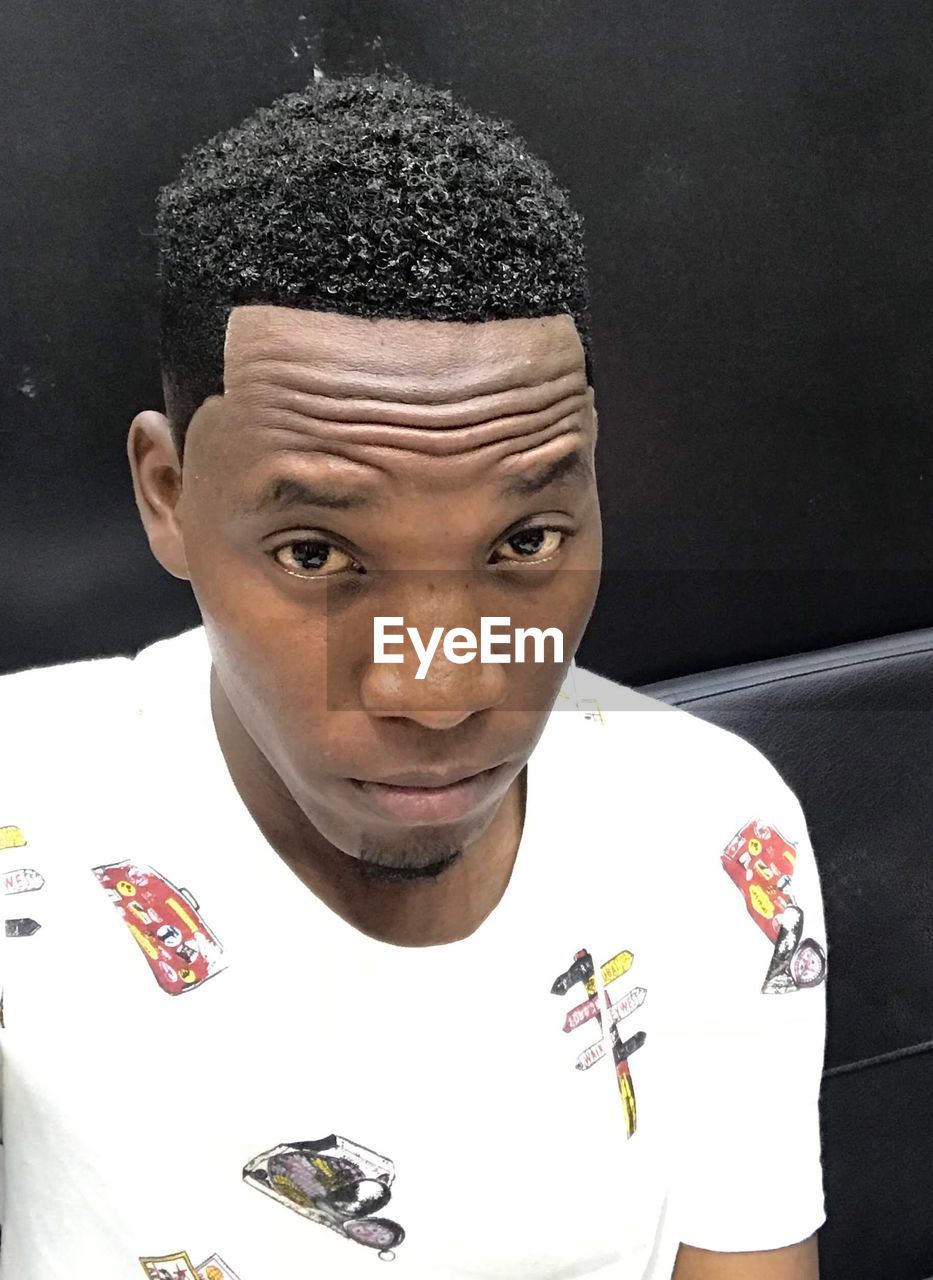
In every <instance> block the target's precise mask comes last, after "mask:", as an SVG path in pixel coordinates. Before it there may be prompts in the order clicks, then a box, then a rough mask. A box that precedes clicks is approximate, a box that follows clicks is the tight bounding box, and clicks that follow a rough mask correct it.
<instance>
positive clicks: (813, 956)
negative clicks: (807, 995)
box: [722, 821, 826, 995]
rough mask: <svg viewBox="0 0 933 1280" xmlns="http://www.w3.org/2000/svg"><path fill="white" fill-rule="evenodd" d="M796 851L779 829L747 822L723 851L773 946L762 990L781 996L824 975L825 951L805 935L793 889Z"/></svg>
mask: <svg viewBox="0 0 933 1280" xmlns="http://www.w3.org/2000/svg"><path fill="white" fill-rule="evenodd" d="M796 858H797V853H796V850H795V849H794V846H793V845H792V844H790V842H789V841H787V840H785V839H784V837H783V836H782V835H781V833H780V832H779V831H778V830H777V828H776V827H769V826H766V825H765V824H764V823H763V822H757V821H755V822H748V823H746V825H745V826H744V827H743V828H742V830H741V831H740V832H739V833H738V835H737V836H736V837H735V839H734V840H732V841H731V842H730V843H729V844H728V845H727V847H726V849H725V850H724V852H723V854H722V865H723V866H724V867H725V869H726V871H727V873H728V875H729V878H730V879H731V880H732V882H733V884H735V885H736V886H737V887H738V888H739V889H740V890H741V892H742V896H743V897H744V899H745V907H746V910H747V911H748V914H749V915H750V916H751V918H752V919H753V920H754V921H755V923H756V924H757V925H758V927H759V929H761V931H762V933H764V935H765V936H766V937H767V938H768V939H770V941H771V942H772V943H773V944H774V952H773V954H772V957H771V963H770V965H769V967H768V972H767V974H766V975H765V980H764V983H763V984H762V988H761V989H762V991H763V992H764V994H765V995H777V994H782V993H783V992H786V991H796V990H797V989H798V988H800V987H815V986H816V985H817V984H818V983H820V982H822V981H823V979H824V978H825V977H826V953H825V952H824V950H823V948H822V947H821V946H820V944H819V943H818V942H817V941H816V940H815V939H814V938H803V937H802V935H803V911H802V909H801V908H800V907H799V906H798V904H797V903H796V902H795V901H794V898H793V895H792V894H791V891H790V886H791V881H792V880H793V876H794V864H795V862H796Z"/></svg>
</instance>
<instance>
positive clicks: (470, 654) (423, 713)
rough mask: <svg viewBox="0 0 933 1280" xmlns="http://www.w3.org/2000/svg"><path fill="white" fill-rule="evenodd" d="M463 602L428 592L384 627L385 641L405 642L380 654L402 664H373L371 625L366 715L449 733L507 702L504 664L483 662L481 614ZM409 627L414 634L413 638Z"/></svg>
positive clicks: (364, 693)
mask: <svg viewBox="0 0 933 1280" xmlns="http://www.w3.org/2000/svg"><path fill="white" fill-rule="evenodd" d="M466 603H467V602H465V600H464V598H463V596H460V595H459V594H458V595H457V597H456V598H454V599H452V598H451V593H450V592H449V591H448V592H443V593H441V592H434V591H432V590H430V589H429V590H428V591H426V592H425V593H423V594H421V593H419V598H418V601H417V605H416V607H412V608H410V609H409V610H408V611H407V612H405V613H402V612H401V611H400V612H399V614H397V615H392V616H393V617H394V618H395V619H398V618H401V619H402V621H401V622H398V621H394V622H392V623H391V624H384V626H383V628H382V630H383V632H384V634H385V635H386V636H387V637H388V636H402V637H403V639H402V640H401V642H400V643H399V642H396V643H389V644H387V645H385V646H384V648H383V653H385V654H390V653H391V654H392V655H393V656H395V657H396V658H401V661H394V662H382V661H377V656H378V655H377V652H376V650H377V648H379V647H380V646H379V645H378V644H377V641H376V632H377V628H376V627H375V626H374V637H373V639H374V651H373V654H372V661H371V662H370V663H369V664H368V665H367V668H366V669H365V671H364V675H363V680H362V689H361V701H362V703H363V706H364V707H365V709H366V710H367V711H368V712H369V714H370V715H373V716H381V717H403V718H405V719H410V720H416V721H417V722H418V723H419V724H422V725H424V726H425V727H426V728H432V729H449V728H453V726H454V725H457V724H459V723H460V722H461V721H462V720H466V719H468V718H469V717H470V716H472V715H475V714H476V713H477V712H478V711H487V710H489V709H490V708H492V707H496V706H499V705H500V704H501V703H502V702H504V701H505V698H506V693H507V678H506V673H505V670H504V667H503V664H502V663H496V662H483V661H482V653H481V634H482V621H481V615H480V614H479V612H478V610H477V609H476V608H475V605H474V607H471V608H468V607H466ZM469 603H470V604H473V602H472V601H470V602H469ZM453 619H456V621H455V622H454V621H453ZM408 628H413V629H414V632H415V634H414V636H413V635H412V634H410V632H409V631H408ZM460 628H462V629H463V630H462V631H461V630H459V629H460ZM471 638H475V645H474V644H473V643H472V642H471ZM458 658H459V659H460V660H458ZM465 659H469V660H465Z"/></svg>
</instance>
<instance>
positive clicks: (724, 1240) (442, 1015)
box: [0, 78, 825, 1280]
mask: <svg viewBox="0 0 933 1280" xmlns="http://www.w3.org/2000/svg"><path fill="white" fill-rule="evenodd" d="M158 232H159V238H160V249H161V277H162V280H161V283H162V296H163V350H162V357H163V367H164V386H165V398H166V406H165V407H166V415H165V416H163V415H162V414H160V413H157V412H154V411H146V412H142V413H140V414H139V415H138V416H137V417H136V419H135V420H134V422H133V423H132V426H131V429H130V433H129V440H128V452H129V460H130V465H131V469H132V477H133V484H134V488H135V493H136V499H137V502H138V505H139V510H140V514H141V517H142V520H143V523H144V526H145V529H146V533H147V536H148V538H149V543H150V546H151V548H152V552H153V554H154V555H155V557H156V559H157V560H158V561H159V563H160V564H161V565H162V566H163V567H164V568H165V569H166V570H167V571H168V572H169V573H172V574H174V575H175V576H176V577H179V578H183V579H186V580H187V581H189V582H190V583H191V586H192V589H193V591H194V594H195V596H196V598H197V601H198V605H199V607H200V611H201V615H202V618H203V627H199V628H197V629H195V630H192V631H189V632H186V633H184V634H182V635H180V636H176V637H174V638H172V639H169V640H164V641H161V642H158V643H156V644H153V645H150V646H149V647H148V648H146V649H144V650H143V651H142V652H141V653H140V654H138V655H137V656H136V657H135V658H132V659H131V658H108V659H94V660H90V661H84V662H76V663H69V664H64V665H60V666H56V667H52V668H46V669H33V670H28V671H25V672H20V673H17V674H14V675H9V676H6V677H4V679H3V680H2V681H0V718H2V724H3V763H2V773H0V787H2V793H0V807H2V811H0V828H2V830H0V846H2V853H0V859H2V861H0V869H2V873H3V876H4V880H3V884H4V888H5V896H4V899H3V901H4V904H5V917H6V930H5V937H4V941H3V957H2V962H3V981H4V987H5V994H4V1004H3V1024H4V1025H3V1029H2V1031H0V1047H2V1055H3V1138H4V1156H5V1159H4V1168H5V1181H6V1194H5V1203H4V1212H3V1243H2V1253H0V1257H2V1263H0V1275H2V1277H3V1280H64V1278H65V1277H66V1276H67V1277H68V1280H75V1278H76V1277H88V1280H90V1277H92V1276H93V1277H94V1278H95V1280H125V1278H128V1277H130V1276H132V1275H139V1276H142V1275H146V1276H149V1277H150V1278H158V1280H166V1278H171V1280H195V1278H198V1280H279V1278H280V1277H285V1276H299V1275H300V1276H305V1275H307V1276H321V1277H327V1278H328V1280H330V1278H331V1277H333V1278H335V1280H336V1278H339V1280H344V1278H345V1277H346V1278H351V1277H364V1276H372V1275H373V1274H375V1272H376V1271H378V1270H379V1269H380V1265H381V1264H380V1259H381V1260H382V1261H391V1262H392V1265H393V1269H394V1274H396V1275H399V1276H410V1277H419V1278H421V1280H454V1278H455V1277H464V1278H465V1277H503V1278H505V1277H508V1280H518V1278H521V1277H536V1278H538V1277H540V1278H542V1280H543V1278H544V1277H553V1278H556V1277H558V1276H559V1277H577V1276H580V1277H582V1276H605V1277H606V1280H608V1278H609V1277H610V1276H611V1277H613V1278H616V1277H617V1278H618V1280H670V1277H671V1276H672V1275H673V1276H675V1277H676V1280H814V1277H816V1275H817V1260H816V1259H817V1254H816V1244H815V1235H814V1233H815V1232H816V1230H817V1228H818V1227H819V1226H820V1225H821V1223H822V1222H823V1220H824V1215H823V1209H824V1206H823V1192H822V1183H821V1167H820V1136H819V1121H818V1110H817V1101H818V1095H819V1087H820V1073H821V1067H822V1059H823V1043H824V1025H825V1023H824V1019H825V984H824V982H823V978H824V975H825V936H824V924H823V914H822V900H821V894H820V884H819V879H818V875H817V869H816V866H815V863H814V859H813V853H812V850H811V848H810V843H809V840H808V836H807V830H806V826H805V822H804V817H803V815H802V813H801V810H800V807H799V805H798V803H797V801H796V800H795V798H794V796H793V794H792V793H791V792H790V791H789V789H788V787H787V786H786V785H785V783H784V782H783V781H782V779H781V778H780V776H779V775H778V774H777V773H776V771H775V770H774V768H773V767H772V766H771V765H770V764H769V763H768V762H767V761H766V760H765V759H763V758H762V756H761V755H760V754H759V753H758V752H757V751H756V750H754V749H753V748H752V747H751V746H749V745H748V744H747V743H745V742H743V741H742V740H741V739H739V738H737V737H735V736H734V735H731V734H729V733H726V732H724V731H722V730H720V729H718V728H715V727H713V726H711V725H709V724H706V723H704V722H702V721H700V720H698V719H695V718H692V717H690V716H688V715H686V714H683V713H681V712H679V711H674V710H671V709H669V708H667V707H665V706H662V705H661V704H659V703H656V702H654V701H652V700H649V699H647V698H645V697H643V696H640V695H638V694H637V693H635V692H633V691H631V690H629V689H626V688H624V687H622V686H620V685H617V684H615V683H613V682H612V681H610V680H606V679H604V678H602V677H599V676H596V675H595V674H593V673H588V672H585V671H582V670H580V669H577V668H576V667H575V666H574V665H573V663H572V655H573V653H574V651H575V650H576V648H577V646H578V644H579V641H580V638H581V635H582V633H583V631H584V628H585V626H586V624H587V621H588V619H589V617H590V614H591V611H592V608H593V603H594V599H595V594H596V589H597V585H598V579H599V572H600V560H601V534H600V511H599V506H598V501H597V492H596V484H595V477H594V445H595V442H596V431H597V420H596V411H595V406H594V397H593V388H592V385H591V378H590V358H589V337H588V332H587V322H586V307H587V302H586V282H585V273H584V261H583V248H582V231H581V225H580V222H579V219H578V218H577V216H576V215H575V213H574V212H573V210H572V209H571V207H570V205H569V203H568V201H567V198H566V196H565V194H564V193H563V192H562V191H561V190H560V188H559V187H558V186H557V184H556V183H555V181H554V179H553V177H552V175H551V174H550V173H549V172H548V170H547V169H546V167H545V166H544V165H543V164H542V163H541V162H540V161H538V160H537V159H535V158H534V157H533V156H532V155H530V154H529V153H528V151H527V149H526V147H525V146H524V144H523V143H522V142H521V140H520V139H519V138H517V137H516V136H515V135H514V134H513V133H512V132H511V131H510V130H509V129H508V128H506V127H505V126H504V125H502V124H500V123H497V122H493V121H489V120H484V119H481V118H479V117H477V116H475V115H474V114H472V113H471V112H470V111H468V110H467V109H465V108H464V107H462V106H461V105H459V104H457V103H456V102H455V101H454V100H453V99H452V98H451V96H450V95H449V94H448V93H446V92H442V91H439V90H435V89H430V88H424V87H421V86H418V85H415V84H413V83H411V82H410V81H407V80H406V79H404V78H398V79H387V78H350V79H347V80H344V81H328V80H323V81H319V82H317V83H315V84H313V85H311V86H310V87H309V88H308V90H307V91H306V92H304V93H300V94H292V95H290V96H288V97H286V98H283V99H282V100H280V101H279V102H277V103H275V104H274V105H273V106H272V107H270V108H268V109H265V110H262V111H259V112H257V113H256V114H255V115H254V116H253V117H252V118H251V119H249V120H248V121H246V122H245V123H244V124H243V125H242V126H240V127H238V128H236V129H234V130H231V131H230V132H228V133H226V134H224V135H223V136H220V137H217V138H214V139H212V140H211V141H210V142H208V143H206V144H205V145H204V146H202V147H200V148H198V149H197V150H196V151H195V152H193V153H192V155H191V156H189V157H188V159H187V161H186V162H185V165H184V167H183V169H182V172H181V174H180V176H179V177H178V179H177V181H176V182H175V183H174V184H172V185H171V186H169V187H168V188H166V189H165V190H164V191H163V192H162V193H161V198H160V203H159V217H158ZM612 429H614V428H612V427H610V430H612ZM490 627H491V628H492V629H494V630H495V631H496V632H497V633H498V634H499V636H500V643H499V644H497V645H495V646H493V647H492V648H487V650H486V652H485V654H483V653H482V652H480V653H479V654H477V653H476V652H474V650H473V648H472V646H471V643H470V637H471V635H474V636H479V637H482V636H483V634H484V629H485V630H488V629H489V628H490ZM456 628H463V629H464V630H462V631H456V630H455V629H456ZM522 628H524V629H525V630H526V632H530V633H531V634H532V639H533V638H534V631H535V629H538V632H539V635H538V640H540V643H529V644H526V645H525V648H524V649H523V650H522V652H523V653H524V661H520V660H519V659H518V657H517V656H516V655H517V652H518V647H519V637H520V632H521V629H522ZM503 636H504V641H505V642H504V643H503V642H502V637H503ZM526 639H527V637H526ZM513 641H514V642H515V643H514V644H513V643H512V642H513ZM561 641H562V646H563V647H562V650H561V648H560V642H561ZM510 645H511V646H512V647H510ZM432 646H433V647H432ZM387 655H388V656H389V658H390V659H391V658H395V659H401V661H398V660H396V661H393V660H388V661H382V660H381V659H382V657H385V656H387ZM496 657H498V660H496ZM504 659H508V660H504Z"/></svg>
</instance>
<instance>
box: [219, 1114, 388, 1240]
mask: <svg viewBox="0 0 933 1280" xmlns="http://www.w3.org/2000/svg"><path fill="white" fill-rule="evenodd" d="M243 1177H244V1179H245V1181H246V1182H247V1183H249V1184H250V1185H251V1186H254V1187H256V1188H257V1189H258V1190H259V1191H263V1192H265V1194H266V1195H267V1196H271V1197H272V1198H273V1199H274V1200H278V1202H279V1203H280V1204H284V1205H286V1206H287V1207H288V1208H289V1209H294V1210H295V1212H296V1213H300V1214H302V1215H303V1216H304V1217H306V1218H310V1220H311V1221H312V1222H317V1223H318V1224H319V1225H320V1226H323V1227H329V1228H330V1230H331V1231H335V1232H336V1233H337V1234H338V1235H341V1236H345V1237H346V1238H347V1239H349V1240H354V1241H356V1243H357V1244H362V1245H366V1246H367V1248H370V1249H377V1250H378V1251H379V1256H380V1258H382V1259H383V1260H384V1261H389V1262H391V1261H392V1260H393V1259H394V1257H395V1253H394V1249H395V1247H396V1246H397V1245H400V1244H401V1243H402V1241H403V1240H404V1239H405V1232H404V1230H403V1229H402V1228H401V1227H400V1226H399V1224H398V1223H397V1222H393V1221H392V1220H391V1219H390V1218H381V1217H373V1216H372V1215H373V1214H377V1213H378V1212H379V1210H380V1209H382V1208H384V1207H385V1205H387V1204H388V1202H389V1200H390V1199H391V1196H392V1183H393V1182H394V1180H395V1165H394V1164H393V1163H392V1161H391V1160H389V1159H387V1158H386V1157H385V1156H380V1155H377V1154H376V1153H375V1152H374V1151H370V1150H369V1149H368V1148H366V1147H361V1146H360V1145H359V1144H358V1143H356V1142H351V1141H350V1140H349V1139H347V1138H341V1137H340V1136H339V1135H338V1134H334V1133H332V1134H330V1135H329V1136H328V1137H326V1138H321V1139H318V1140H316V1141H310V1142H286V1143H282V1144H281V1145H280V1146H278V1147H273V1148H272V1150H271V1151H265V1152H263V1154H262V1155H259V1156H256V1158H255V1159H254V1160H250V1162H249V1164H247V1165H246V1167H245V1168H244V1169H243Z"/></svg>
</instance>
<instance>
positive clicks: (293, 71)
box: [0, 0, 933, 683]
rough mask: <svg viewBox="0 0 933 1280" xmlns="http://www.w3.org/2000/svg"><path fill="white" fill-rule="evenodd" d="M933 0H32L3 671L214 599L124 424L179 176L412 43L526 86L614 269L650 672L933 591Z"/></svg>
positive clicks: (8, 49)
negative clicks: (165, 541) (316, 71)
mask: <svg viewBox="0 0 933 1280" xmlns="http://www.w3.org/2000/svg"><path fill="white" fill-rule="evenodd" d="M931 17H933V14H931V7H930V5H929V4H928V3H924V2H922V0H912V2H910V3H905V2H904V0H846V2H845V3H841V2H839V0H784V2H783V3H782V4H780V5H775V4H773V3H772V4H763V3H756V2H754V0H743V2H741V3H740V2H738V0H736V3H722V2H721V0H720V2H717V0H706V3H704V4H702V5H697V4H677V3H670V2H669V0H625V3H620V2H619V0H513V2H511V3H508V2H504V0H496V2H495V3H493V2H492V0H471V3H469V4H463V3H453V2H452V0H378V3H376V0H369V2H359V3H351V2H347V0H342V2H336V3H327V2H325V0H295V2H292V3H286V2H285V0H262V3H258V2H257V3H252V4H238V3H231V2H229V0H198V2H197V4H191V3H187V2H183V0H148V2H147V3H145V4H143V3H139V2H137V3H122V2H121V3H117V0H93V3H92V2H91V0H70V3H68V4H67V5H66V4H63V3H60V2H59V3H55V4H53V3H50V2H49V0H6V3H5V4H4V6H3V15H2V19H0V21H2V28H3V31H2V48H3V53H2V72H0V74H2V76H3V81H4V83H3V84H2V92H0V140H2V146H0V192H2V204H0V255H2V264H3V273H4V275H3V279H2V288H0V361H2V364H0V368H2V371H3V377H2V379H0V430H2V433H3V449H2V480H3V501H2V504H0V521H2V531H0V572H2V575H3V579H2V583H0V586H2V598H0V604H2V614H0V617H2V626H0V671H9V670H16V669H19V668H22V667H25V666H27V665H39V664H46V663H49V662H60V661H65V660H68V659H72V658H81V657H89V656H96V655H104V654H111V653H120V652H132V651H134V650H135V649H137V648H139V647H141V646H142V645H143V644H146V643H148V642H149V641H151V640H154V639H156V638H158V637H160V636H164V635H169V634H173V633H174V632H177V631H179V630H181V629H183V628H184V627H185V626H189V625H196V624H197V622H198V621H199V617H198V614H197V610H196V608H195V604H194V599H193V597H192V595H191V593H190V590H189V588H188V587H187V586H186V585H185V584H183V583H180V582H177V581H176V580H175V579H173V578H171V577H169V576H168V575H167V574H166V573H165V572H164V571H163V570H162V569H161V568H160V567H159V566H158V565H157V564H156V562H155V561H154V560H153V559H152V557H151V555H150V553H149V550H148V546H147V544H146V542H145V539H144V536H143V532H142V527H141V525H140V523H139V520H138V516H137V514H136V510H135V505H134V503H133V497H132V488H131V484H130V476H129V469H128V464H127V462H126V455H125V438H126V432H127V429H128V427H129V423H130V421H131V419H132V417H133V415H134V414H135V413H136V412H138V411H139V410H140V409H142V408H161V407H162V401H161V388H160V383H159V374H158V363H157V347H156V341H157V334H156V309H155V302H156V293H155V247H154V242H153V240H152V224H153V200H154V196H155V193H156V190H157V188H158V186H159V185H160V184H161V183H163V182H166V181H168V180H169V179H170V178H171V177H173V176H174V173H175V170H176V168H177V165H178V162H179V160H180V158H181V156H182V155H183V154H184V152H185V151H187V150H188V149H190V147H191V146H192V145H194V144H195V143H196V142H198V141H200V140H201V139H203V138H204V137H206V136H208V135H209V134H211V133H214V132H216V131H218V130H220V129H223V128H226V127H228V126H229V125H231V124H233V123H235V122H237V121H239V120H240V119H242V118H243V117H244V116H245V115H247V114H248V113H249V112H250V111H252V110H253V109H254V108H255V107H256V106H257V105H259V104H261V103H265V102H269V101H271V100H272V99H273V98H275V97H277V96H278V95H279V94H281V93H284V92H287V91H290V90H293V89H297V88H300V87H302V86H303V85H304V84H305V83H306V82H307V81H308V80H309V79H310V78H311V76H312V74H313V68H314V65H315V63H316V64H317V65H318V66H319V67H321V68H322V69H323V70H324V72H325V73H326V74H328V75H339V74H341V73H343V72H347V71H362V70H370V69H375V68H379V67H382V66H384V65H385V64H386V62H389V63H394V64H398V65H401V66H402V67H404V69H405V70H407V71H408V72H409V74H411V75H412V76H414V77H415V78H416V79H425V80H430V81H432V82H434V83H438V84H444V85H448V86H450V87H451V88H453V89H454V91H455V92H456V93H457V94H458V95H459V96H461V97H463V98H464V99H465V100H466V101H467V102H469V103H470V104H471V105H472V106H474V107H476V108H477V109H479V110H484V111H490V112H494V113H497V114H500V115H502V116H505V117H506V118H507V119H510V120H511V121H512V122H513V123H514V124H515V125H516V126H517V127H518V129H519V130H520V132H522V133H523V134H524V136H525V137H526V138H527V140H528V141H529V142H530V144H531V145H532V146H533V147H534V148H535V149H536V150H537V151H539V152H540V153H541V154H542V155H543V156H544V157H545V158H546V159H547V160H548V161H549V163H550V164H551V165H552V167H553V168H554V170H555V171H556V173H557V174H558V177H559V178H560V180H561V181H562V182H563V183H564V184H565V185H566V186H567V187H568V188H569V189H570V191H571V192H572V194H573V197H574V199H575V202H576V204H577V206H578V207H579V208H580V210H581V212H582V213H583V215H584V217H585V220H586V225H587V237H588V248H589V254H590V263H591V271H592V277H593V290H594V334H595V353H596V360H597V377H596V385H597V400H598V406H599V411H600V423H601V436H600V444H599V451H598V463H599V469H600V490H601V495H602V502H603V511H604V522H605V533H606V542H605V577H604V582H603V588H602V592H601V596H600V601H599V604H598V606H597V611H596V613H595V615H594V618H593V621H592V623H591V625H590V628H589V631H588V633H587V636H586V638H585V640H584V644H583V647H582V649H581V651H580V654H579V658H580V661H581V662H582V663H583V664H584V665H588V666H594V667H596V668H597V669H598V670H600V671H602V672H604V673H606V674H608V675H611V676H613V677H614V678H616V679H619V680H623V681H625V682H626V683H637V682H640V681H646V680H649V679H660V678H663V677H666V676H671V675H676V674H680V673H683V672H688V671H696V670H701V669H705V668H708V667H715V666H721V665H725V664H728V663H732V662H736V661H742V660H749V659H754V658H759V657H766V656H773V655H779V654H782V653H791V652H799V651H802V650H806V649H811V648H817V647H821V646H824V645H830V644H834V643H841V642H843V641H847V640H852V639H859V638H862V637H868V636H873V635H882V634H885V633H889V632H895V631H900V630H907V629H910V628H913V627H919V626H924V625H926V626H929V625H931V624H933V568H931V566H933V555H931V552H933V521H931V519H930V516H931V499H930V485H931V472H933V431H931V423H930V402H931V396H930V392H931V382H933V375H931V358H930V357H931V348H933V341H931V339H933V285H931V280H933V274H931V259H933V248H931V245H933V236H931V226H930V221H931V219H930V212H929V211H930V208H931V205H933V189H931V188H933V180H931V165H930V153H931V151H930V149H931V143H933V127H931V123H933V120H931V117H933V90H931V76H930V67H931V64H933V20H931Z"/></svg>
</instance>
